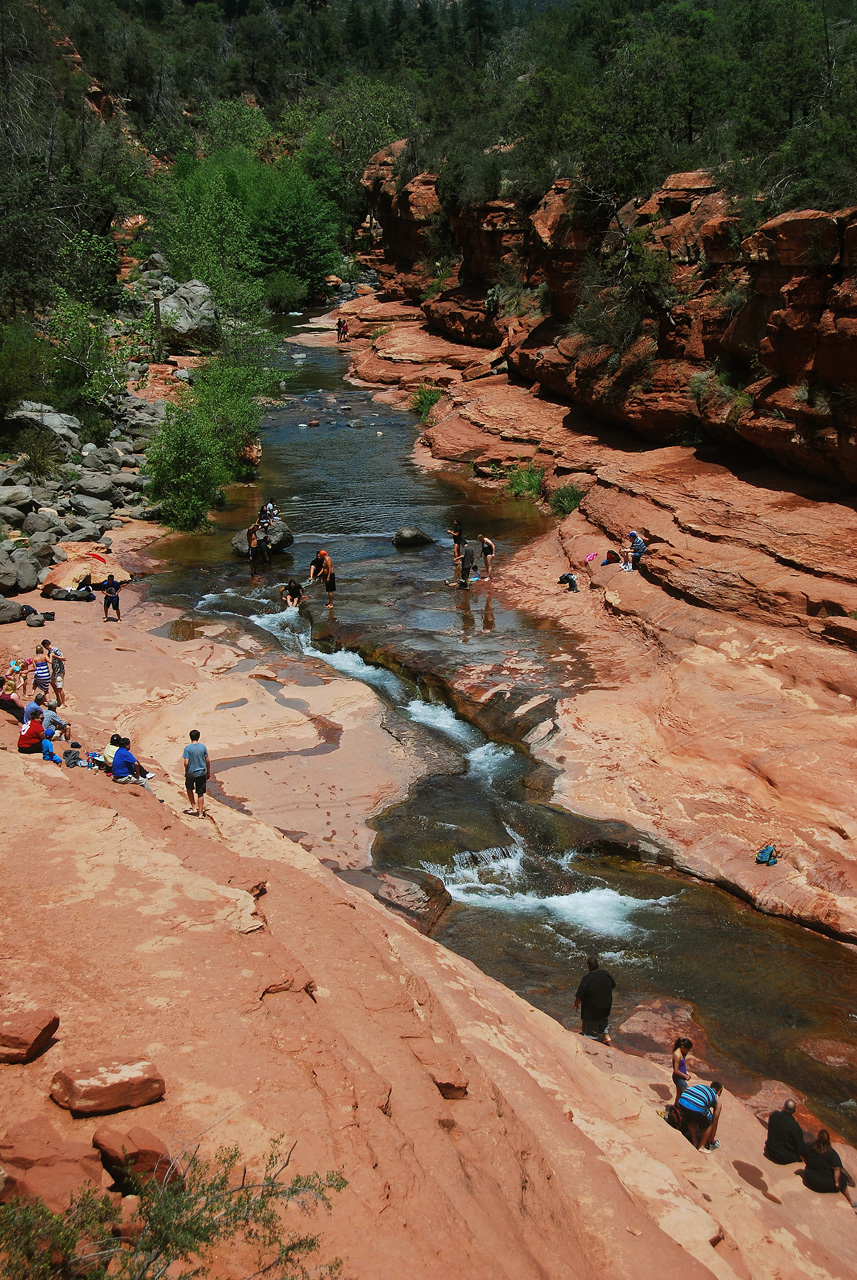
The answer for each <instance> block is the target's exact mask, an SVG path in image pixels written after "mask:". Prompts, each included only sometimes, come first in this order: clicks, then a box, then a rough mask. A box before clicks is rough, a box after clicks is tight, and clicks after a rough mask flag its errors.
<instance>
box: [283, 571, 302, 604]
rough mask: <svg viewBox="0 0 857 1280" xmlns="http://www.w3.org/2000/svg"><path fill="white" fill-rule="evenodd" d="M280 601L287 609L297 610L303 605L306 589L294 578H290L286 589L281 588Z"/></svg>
mask: <svg viewBox="0 0 857 1280" xmlns="http://www.w3.org/2000/svg"><path fill="white" fill-rule="evenodd" d="M280 599H281V600H282V602H283V604H284V605H285V606H286V608H287V609H297V608H299V607H300V605H302V604H303V599H304V589H303V587H302V586H301V585H300V583H299V582H295V580H294V578H289V580H288V582H287V583H286V585H285V586H284V587H280Z"/></svg>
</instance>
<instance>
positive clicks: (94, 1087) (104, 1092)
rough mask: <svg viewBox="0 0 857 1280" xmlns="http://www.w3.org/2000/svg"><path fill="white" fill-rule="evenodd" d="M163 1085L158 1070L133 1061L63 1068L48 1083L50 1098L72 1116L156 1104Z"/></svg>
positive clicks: (163, 1089) (82, 1064)
mask: <svg viewBox="0 0 857 1280" xmlns="http://www.w3.org/2000/svg"><path fill="white" fill-rule="evenodd" d="M165 1093H166V1083H165V1081H164V1077H163V1076H162V1075H161V1073H160V1072H159V1071H158V1068H157V1067H156V1066H155V1065H154V1063H152V1062H148V1061H147V1060H146V1059H144V1058H140V1059H137V1060H136V1061H130V1062H129V1061H123V1060H116V1059H114V1060H112V1061H107V1062H82V1063H79V1064H77V1065H75V1066H71V1067H63V1068H62V1069H61V1070H60V1071H58V1072H57V1073H56V1075H55V1076H54V1078H53V1080H52V1081H51V1097H52V1098H53V1100H54V1102H55V1103H56V1104H57V1106H60V1107H65V1108H66V1110H68V1111H71V1112H72V1114H73V1115H79V1116H80V1115H107V1114H108V1113H109V1112H111V1111H125V1110H128V1109H130V1108H133V1107H145V1106H148V1105H149V1103H151V1102H159V1101H160V1100H161V1098H163V1096H164V1094H165Z"/></svg>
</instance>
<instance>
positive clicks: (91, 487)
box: [72, 471, 120, 507]
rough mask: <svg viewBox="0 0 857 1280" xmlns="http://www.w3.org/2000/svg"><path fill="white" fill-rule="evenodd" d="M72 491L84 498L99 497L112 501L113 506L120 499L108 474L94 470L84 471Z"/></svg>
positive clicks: (105, 500) (104, 500)
mask: <svg viewBox="0 0 857 1280" xmlns="http://www.w3.org/2000/svg"><path fill="white" fill-rule="evenodd" d="M74 492H75V493H77V494H82V495H83V496H84V497H86V498H100V499H101V500H102V501H103V502H110V503H112V505H113V506H114V507H115V506H116V503H117V502H118V501H119V500H120V495H119V494H118V493H117V492H116V489H115V487H114V485H113V482H112V481H111V479H110V476H109V475H106V476H105V475H99V474H98V472H95V471H84V473H83V475H82V476H81V477H80V479H79V480H78V481H76V483H75V486H74ZM72 501H73V500H72Z"/></svg>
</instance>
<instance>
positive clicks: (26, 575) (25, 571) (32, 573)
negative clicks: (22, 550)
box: [13, 552, 42, 591]
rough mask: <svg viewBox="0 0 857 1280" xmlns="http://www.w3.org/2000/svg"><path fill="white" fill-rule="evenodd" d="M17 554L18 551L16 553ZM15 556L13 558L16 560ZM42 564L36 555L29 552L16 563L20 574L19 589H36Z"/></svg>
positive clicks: (17, 571) (16, 568)
mask: <svg viewBox="0 0 857 1280" xmlns="http://www.w3.org/2000/svg"><path fill="white" fill-rule="evenodd" d="M16 554H17V553H16ZM14 558H15V557H14V556H13V560H14ZM41 568H42V566H41V564H40V563H39V561H38V560H37V558H36V557H35V556H34V555H31V554H30V553H29V552H27V553H26V554H25V555H23V556H22V557H21V559H20V560H18V561H17V563H16V564H15V570H16V573H17V576H18V590H19V591H35V589H36V587H37V586H38V585H39V573H40V571H41Z"/></svg>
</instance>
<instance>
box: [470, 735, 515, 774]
mask: <svg viewBox="0 0 857 1280" xmlns="http://www.w3.org/2000/svg"><path fill="white" fill-rule="evenodd" d="M514 763H515V752H514V751H513V749H512V748H511V747H501V746H499V745H498V744H497V743H496V742H486V743H485V744H484V745H483V746H481V747H474V748H473V750H472V751H468V753H467V773H468V776H469V777H471V778H478V779H480V781H483V782H493V781H494V779H495V778H497V777H500V776H502V774H503V773H505V772H506V771H507V770H508V769H509V767H510V766H511V765H513V764H514Z"/></svg>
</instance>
